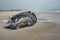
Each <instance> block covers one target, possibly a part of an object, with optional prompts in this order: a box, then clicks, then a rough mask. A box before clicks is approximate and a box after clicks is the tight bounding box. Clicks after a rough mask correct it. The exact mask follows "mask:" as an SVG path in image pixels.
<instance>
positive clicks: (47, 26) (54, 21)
mask: <svg viewBox="0 0 60 40" xmlns="http://www.w3.org/2000/svg"><path fill="white" fill-rule="evenodd" d="M19 12H20V11H0V40H60V31H59V30H60V21H59V20H60V13H58V12H57V13H36V16H37V18H38V22H37V23H36V24H35V25H34V26H31V27H25V28H19V29H16V30H10V29H5V28H4V25H5V21H6V20H7V19H8V17H9V16H10V15H15V14H16V13H19Z"/></svg>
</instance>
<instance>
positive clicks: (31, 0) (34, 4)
mask: <svg viewBox="0 0 60 40" xmlns="http://www.w3.org/2000/svg"><path fill="white" fill-rule="evenodd" d="M0 9H22V10H53V9H60V0H0Z"/></svg>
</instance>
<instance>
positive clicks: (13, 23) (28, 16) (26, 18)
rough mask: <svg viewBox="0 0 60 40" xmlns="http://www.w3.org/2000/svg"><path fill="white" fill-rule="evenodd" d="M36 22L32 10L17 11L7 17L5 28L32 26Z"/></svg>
mask: <svg viewBox="0 0 60 40" xmlns="http://www.w3.org/2000/svg"><path fill="white" fill-rule="evenodd" d="M36 22H37V17H36V15H35V14H34V12H31V11H26V12H21V13H18V14H16V15H14V16H12V17H10V18H9V20H8V22H7V24H6V25H5V28H10V29H16V27H20V28H22V27H26V26H32V25H34V24H35V23H36Z"/></svg>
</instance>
